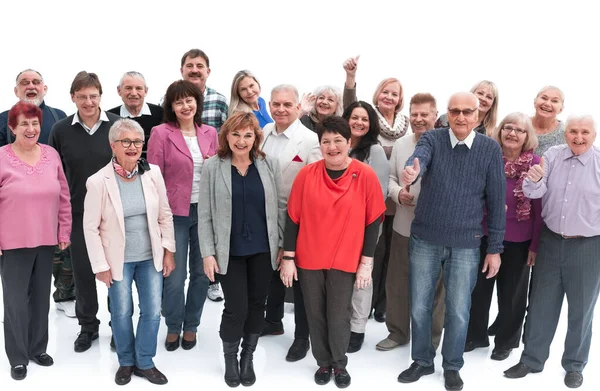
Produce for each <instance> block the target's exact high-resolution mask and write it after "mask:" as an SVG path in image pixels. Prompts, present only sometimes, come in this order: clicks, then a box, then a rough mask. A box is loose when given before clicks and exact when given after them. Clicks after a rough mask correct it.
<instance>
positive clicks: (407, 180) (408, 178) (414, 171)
mask: <svg viewBox="0 0 600 391" xmlns="http://www.w3.org/2000/svg"><path fill="white" fill-rule="evenodd" d="M420 172H421V167H420V166H419V159H417V158H415V160H414V161H413V165H412V166H406V167H404V170H402V183H404V184H405V185H412V184H413V183H414V181H416V180H417V178H418V177H419V173H420Z"/></svg>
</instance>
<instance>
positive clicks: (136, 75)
mask: <svg viewBox="0 0 600 391" xmlns="http://www.w3.org/2000/svg"><path fill="white" fill-rule="evenodd" d="M126 77H133V78H135V77H137V78H140V79H142V80H143V81H144V87H146V88H148V86H147V85H146V78H145V77H144V75H142V74H141V73H139V72H136V71H129V72H125V73H124V74H123V76H122V77H121V81H119V88H121V87H123V81H124V80H125V78H126Z"/></svg>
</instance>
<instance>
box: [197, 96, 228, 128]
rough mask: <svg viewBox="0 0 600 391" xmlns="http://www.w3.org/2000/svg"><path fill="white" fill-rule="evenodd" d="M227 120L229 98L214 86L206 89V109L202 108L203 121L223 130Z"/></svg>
mask: <svg viewBox="0 0 600 391" xmlns="http://www.w3.org/2000/svg"><path fill="white" fill-rule="evenodd" d="M225 120H227V100H226V99H225V96H223V95H221V94H219V93H218V92H217V91H215V90H213V89H212V88H208V87H206V88H205V89H204V110H202V123H203V124H206V125H209V126H212V127H214V128H215V129H217V132H218V131H219V130H221V126H223V123H224V122H225Z"/></svg>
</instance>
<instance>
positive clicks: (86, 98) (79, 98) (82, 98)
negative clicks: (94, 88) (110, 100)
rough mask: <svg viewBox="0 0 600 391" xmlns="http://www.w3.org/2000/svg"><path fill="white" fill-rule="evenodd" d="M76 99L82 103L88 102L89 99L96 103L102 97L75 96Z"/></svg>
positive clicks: (95, 95)
mask: <svg viewBox="0 0 600 391" xmlns="http://www.w3.org/2000/svg"><path fill="white" fill-rule="evenodd" d="M75 99H77V100H78V101H80V102H86V101H87V100H88V99H89V100H91V101H92V102H96V101H97V100H98V99H100V95H97V94H94V95H75Z"/></svg>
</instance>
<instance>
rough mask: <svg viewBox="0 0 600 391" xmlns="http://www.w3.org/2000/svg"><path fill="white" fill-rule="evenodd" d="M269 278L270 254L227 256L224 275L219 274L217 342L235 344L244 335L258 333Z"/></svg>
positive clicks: (262, 318)
mask: <svg viewBox="0 0 600 391" xmlns="http://www.w3.org/2000/svg"><path fill="white" fill-rule="evenodd" d="M272 275H273V267H272V266H271V253H260V254H255V255H250V256H246V257H235V256H231V257H229V264H228V265H227V273H226V274H220V275H219V282H220V283H221V288H222V289H223V295H224V296H225V308H224V309H223V316H222V317H221V328H220V331H219V334H220V336H221V340H223V341H225V342H235V341H239V340H240V339H241V338H242V337H243V336H244V334H260V333H261V331H262V329H263V326H264V313H265V302H266V300H267V293H268V292H269V282H270V279H271V276H272Z"/></svg>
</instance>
